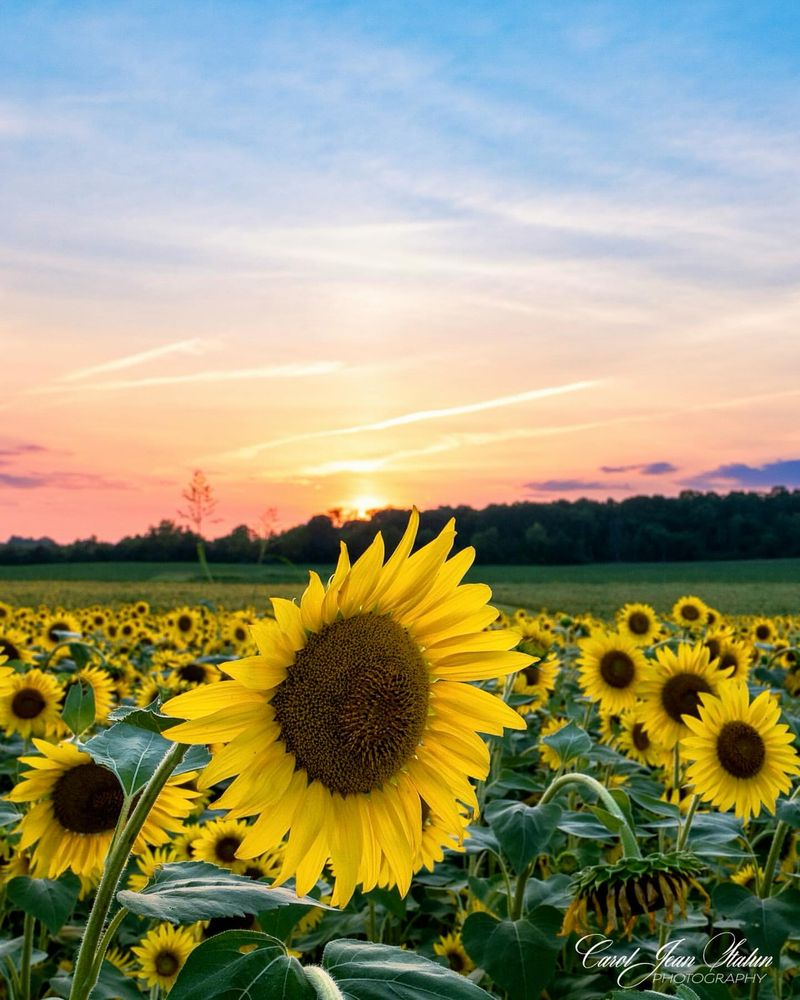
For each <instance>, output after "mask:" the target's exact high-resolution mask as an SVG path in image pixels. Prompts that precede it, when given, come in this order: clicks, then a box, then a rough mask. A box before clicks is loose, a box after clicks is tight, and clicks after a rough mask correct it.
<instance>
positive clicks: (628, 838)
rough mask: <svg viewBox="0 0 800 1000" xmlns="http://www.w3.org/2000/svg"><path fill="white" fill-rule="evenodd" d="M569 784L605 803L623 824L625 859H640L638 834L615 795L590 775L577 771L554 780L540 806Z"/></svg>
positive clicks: (621, 834) (605, 806) (621, 831)
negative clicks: (631, 826)
mask: <svg viewBox="0 0 800 1000" xmlns="http://www.w3.org/2000/svg"><path fill="white" fill-rule="evenodd" d="M569 784H575V785H580V786H582V787H583V788H586V789H588V790H589V791H590V792H594V794H595V795H596V796H597V797H598V799H600V801H601V802H602V803H603V806H604V808H605V809H607V810H608V812H610V813H611V815H612V816H614V817H615V818H616V819H618V820H619V821H620V823H621V824H622V825H621V827H620V830H619V839H620V842H621V844H622V855H623V857H626V858H640V857H641V856H642V852H641V851H640V850H639V845H638V843H637V842H636V834H635V833H634V832H633V830H631V828H630V826H629V825H628V820H627V818H626V817H625V814H624V813H623V811H622V810H621V809H620V807H619V806H618V805H617V802H616V800H615V799H614V797H613V795H611V793H610V792H609V790H608V789H607V788H604V787H603V785H601V784H600V782H599V781H598V780H597V779H596V778H592V777H591V776H590V775H588V774H580V773H579V772H577V771H573V772H571V773H570V774H562V775H561V777H559V778H554V779H553V780H552V781H551V782H550V784H549V785H548V787H547V789H546V790H545V793H544V795H542V797H541V798H540V799H539V805H540V806H543V805H547V803H548V802H550V800H551V799H554V798H555V797H556V795H558V793H559V792H560V791H561V789H562V788H563V787H564V786H565V785H569Z"/></svg>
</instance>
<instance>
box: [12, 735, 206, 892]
mask: <svg viewBox="0 0 800 1000" xmlns="http://www.w3.org/2000/svg"><path fill="white" fill-rule="evenodd" d="M33 742H34V745H35V746H36V749H37V750H38V751H39V753H40V754H41V756H31V757H20V761H21V763H23V764H26V765H27V766H28V767H29V768H31V770H29V771H26V772H25V773H24V774H23V775H22V779H21V780H20V782H19V784H18V785H16V787H15V788H14V789H12V791H10V792H9V793H8V794H7V796H6V798H8V799H9V800H10V801H11V802H32V803H34V804H33V805H32V806H31V808H30V809H29V810H28V812H27V813H26V814H25V816H24V817H23V818H22V820H21V821H20V825H19V830H20V833H21V837H20V842H19V846H20V849H21V850H25V849H26V848H29V847H33V845H34V844H36V845H37V846H36V850H35V852H34V855H33V869H34V873H35V874H36V875H37V876H38V877H43V878H58V876H59V875H61V873H62V872H65V871H67V869H70V870H72V871H73V872H75V874H76V875H85V876H87V877H92V876H93V875H95V874H97V873H98V872H100V871H102V868H103V863H104V862H105V858H106V854H107V853H108V850H109V847H110V846H111V838H112V836H113V834H114V827H115V826H116V824H117V820H118V819H119V815H120V812H121V810H122V804H123V801H124V797H125V796H124V793H123V790H122V786H121V785H120V783H119V781H118V780H117V777H116V775H115V774H114V772H113V771H110V770H109V769H108V768H105V767H101V765H99V764H96V763H95V762H94V761H93V760H92V758H91V757H90V756H89V754H88V753H84V752H83V751H82V750H79V749H78V748H77V747H76V746H75V744H74V743H61V744H58V745H56V746H52V745H51V744H49V743H46V742H45V741H44V740H37V739H35V740H34V741H33ZM195 774H196V772H195ZM193 776H194V775H193V774H191V773H190V774H182V775H179V776H178V777H174V778H170V780H169V782H168V783H167V785H166V787H165V788H164V790H163V791H162V792H161V794H160V795H159V796H158V798H157V799H156V802H155V805H154V806H153V808H152V810H151V811H150V813H149V815H148V817H147V819H146V821H145V823H144V826H143V827H142V830H141V832H140V834H139V836H138V837H137V839H136V843H135V845H134V851H143V850H144V849H145V847H146V846H147V845H148V844H164V843H166V842H167V841H168V840H169V832H168V831H170V830H176V829H180V828H181V826H182V821H183V819H184V818H185V817H186V816H187V815H188V814H189V813H190V812H191V809H192V804H193V801H194V799H195V798H196V797H197V792H195V791H193V790H192V789H191V788H184V787H181V783H182V782H185V781H188V780H190V779H191V778H192V777H193Z"/></svg>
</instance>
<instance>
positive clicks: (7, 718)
mask: <svg viewBox="0 0 800 1000" xmlns="http://www.w3.org/2000/svg"><path fill="white" fill-rule="evenodd" d="M63 694H64V689H63V688H62V686H61V684H59V682H58V680H56V678H55V677H53V675H52V674H46V673H44V671H42V670H39V668H38V667H33V668H32V669H30V670H26V671H25V672H24V673H11V674H10V675H9V676H8V678H7V682H6V683H5V684H4V685H3V686H2V688H0V726H2V728H3V729H4V731H5V732H6V733H8V734H9V735H11V734H12V733H19V734H20V736H22V737H23V738H25V739H30V737H31V736H52V735H55V734H56V733H57V732H58V730H59V727H60V715H59V713H60V710H61V698H62V696H63Z"/></svg>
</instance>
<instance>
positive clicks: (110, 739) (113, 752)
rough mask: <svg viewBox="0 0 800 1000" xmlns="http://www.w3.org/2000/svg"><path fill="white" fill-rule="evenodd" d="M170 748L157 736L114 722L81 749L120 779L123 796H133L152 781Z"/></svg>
mask: <svg viewBox="0 0 800 1000" xmlns="http://www.w3.org/2000/svg"><path fill="white" fill-rule="evenodd" d="M172 745H173V744H172V743H170V742H169V740H165V739H164V737H163V736H161V735H160V734H159V733H154V732H150V731H148V730H144V729H138V728H137V727H136V726H129V725H126V724H125V723H124V722H117V723H115V724H114V725H113V726H111V728H110V729H106V731H105V732H103V733H100V734H99V735H98V736H95V737H93V738H92V739H91V740H89V742H88V743H86V744H85V745H84V747H83V749H84V750H85V751H86V753H88V754H90V755H91V757H92V760H94V762H95V763H96V764H100V765H101V766H102V767H107V768H108V769H109V770H110V771H113V772H114V774H116V776H117V777H118V778H119V782H120V784H121V785H122V787H123V789H124V791H125V794H126V795H135V794H136V793H137V792H138V791H140V790H141V789H142V788H144V786H145V785H146V784H147V782H148V781H149V780H150V778H152V776H153V774H154V773H155V771H156V768H157V767H158V765H159V764H160V763H161V761H162V760H163V759H164V757H165V755H166V753H167V751H168V750H169V748H170V747H171V746H172Z"/></svg>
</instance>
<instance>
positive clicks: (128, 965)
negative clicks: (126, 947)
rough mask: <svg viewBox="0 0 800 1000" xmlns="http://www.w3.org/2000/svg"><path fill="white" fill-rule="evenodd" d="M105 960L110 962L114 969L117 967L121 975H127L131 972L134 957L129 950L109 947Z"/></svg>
mask: <svg viewBox="0 0 800 1000" xmlns="http://www.w3.org/2000/svg"><path fill="white" fill-rule="evenodd" d="M106 961H107V962H110V963H111V965H113V966H114V968H115V969H119V971H120V972H121V973H123V975H126V976H129V975H131V973H132V972H133V967H134V965H135V959H134V957H133V955H131V954H130V952H127V951H123V950H122V949H121V948H116V947H114V948H109V949H108V951H107V952H106Z"/></svg>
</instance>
